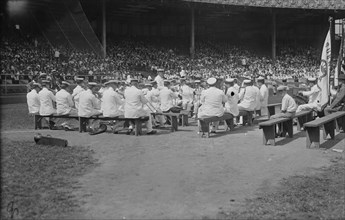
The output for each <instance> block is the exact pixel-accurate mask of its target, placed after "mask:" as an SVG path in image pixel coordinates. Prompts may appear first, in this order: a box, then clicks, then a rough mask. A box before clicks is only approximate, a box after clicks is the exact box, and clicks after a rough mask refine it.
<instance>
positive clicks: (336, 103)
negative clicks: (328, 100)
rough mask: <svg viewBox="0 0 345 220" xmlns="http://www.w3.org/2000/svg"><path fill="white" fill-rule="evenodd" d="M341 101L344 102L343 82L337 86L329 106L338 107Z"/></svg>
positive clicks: (344, 86)
mask: <svg viewBox="0 0 345 220" xmlns="http://www.w3.org/2000/svg"><path fill="white" fill-rule="evenodd" d="M342 103H344V104H345V84H342V85H341V87H340V88H339V90H338V92H337V94H336V96H335V99H334V100H333V101H332V104H331V106H330V108H331V109H334V108H336V107H339V106H340V105H341V104H342Z"/></svg>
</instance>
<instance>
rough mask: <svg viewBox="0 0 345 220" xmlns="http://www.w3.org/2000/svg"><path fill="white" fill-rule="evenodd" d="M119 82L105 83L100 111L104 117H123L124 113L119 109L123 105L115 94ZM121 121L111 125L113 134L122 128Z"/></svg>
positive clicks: (110, 81) (119, 97) (122, 123)
mask: <svg viewBox="0 0 345 220" xmlns="http://www.w3.org/2000/svg"><path fill="white" fill-rule="evenodd" d="M118 84H119V82H118V81H117V80H109V81H108V82H106V83H105V86H106V87H107V88H106V89H105V90H104V92H103V96H102V110H103V116H104V117H117V116H124V112H123V111H122V110H121V109H120V107H121V106H122V105H123V104H124V101H123V100H122V99H121V96H120V95H119V94H118V93H117V92H116V89H117V87H118ZM123 125H124V122H123V121H116V122H115V124H114V125H113V132H114V133H118V131H117V129H118V128H121V127H123Z"/></svg>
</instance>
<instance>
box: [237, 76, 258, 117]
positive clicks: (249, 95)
mask: <svg viewBox="0 0 345 220" xmlns="http://www.w3.org/2000/svg"><path fill="white" fill-rule="evenodd" d="M251 82H252V81H251V80H249V79H246V80H244V81H243V84H244V88H243V89H241V92H240V94H239V97H240V100H241V101H240V104H238V110H240V111H254V110H255V107H256V96H257V94H256V91H255V89H254V88H253V86H251Z"/></svg>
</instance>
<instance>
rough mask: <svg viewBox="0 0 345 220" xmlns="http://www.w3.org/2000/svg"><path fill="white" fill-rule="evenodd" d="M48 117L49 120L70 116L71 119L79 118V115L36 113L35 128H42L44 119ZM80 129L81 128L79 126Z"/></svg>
mask: <svg viewBox="0 0 345 220" xmlns="http://www.w3.org/2000/svg"><path fill="white" fill-rule="evenodd" d="M46 117H48V118H49V120H50V119H52V118H69V119H76V120H79V117H78V115H57V114H52V115H39V114H35V115H34V124H35V130H37V129H41V128H42V119H43V118H46ZM79 129H80V128H79Z"/></svg>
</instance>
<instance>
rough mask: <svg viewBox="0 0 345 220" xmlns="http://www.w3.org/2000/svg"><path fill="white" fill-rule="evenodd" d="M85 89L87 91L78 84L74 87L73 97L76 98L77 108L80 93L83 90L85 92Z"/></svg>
mask: <svg viewBox="0 0 345 220" xmlns="http://www.w3.org/2000/svg"><path fill="white" fill-rule="evenodd" d="M84 91H85V89H83V88H82V87H81V86H80V85H77V86H76V87H75V88H74V89H73V93H72V97H73V98H74V103H75V107H76V109H78V104H79V94H80V93H81V92H84Z"/></svg>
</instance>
